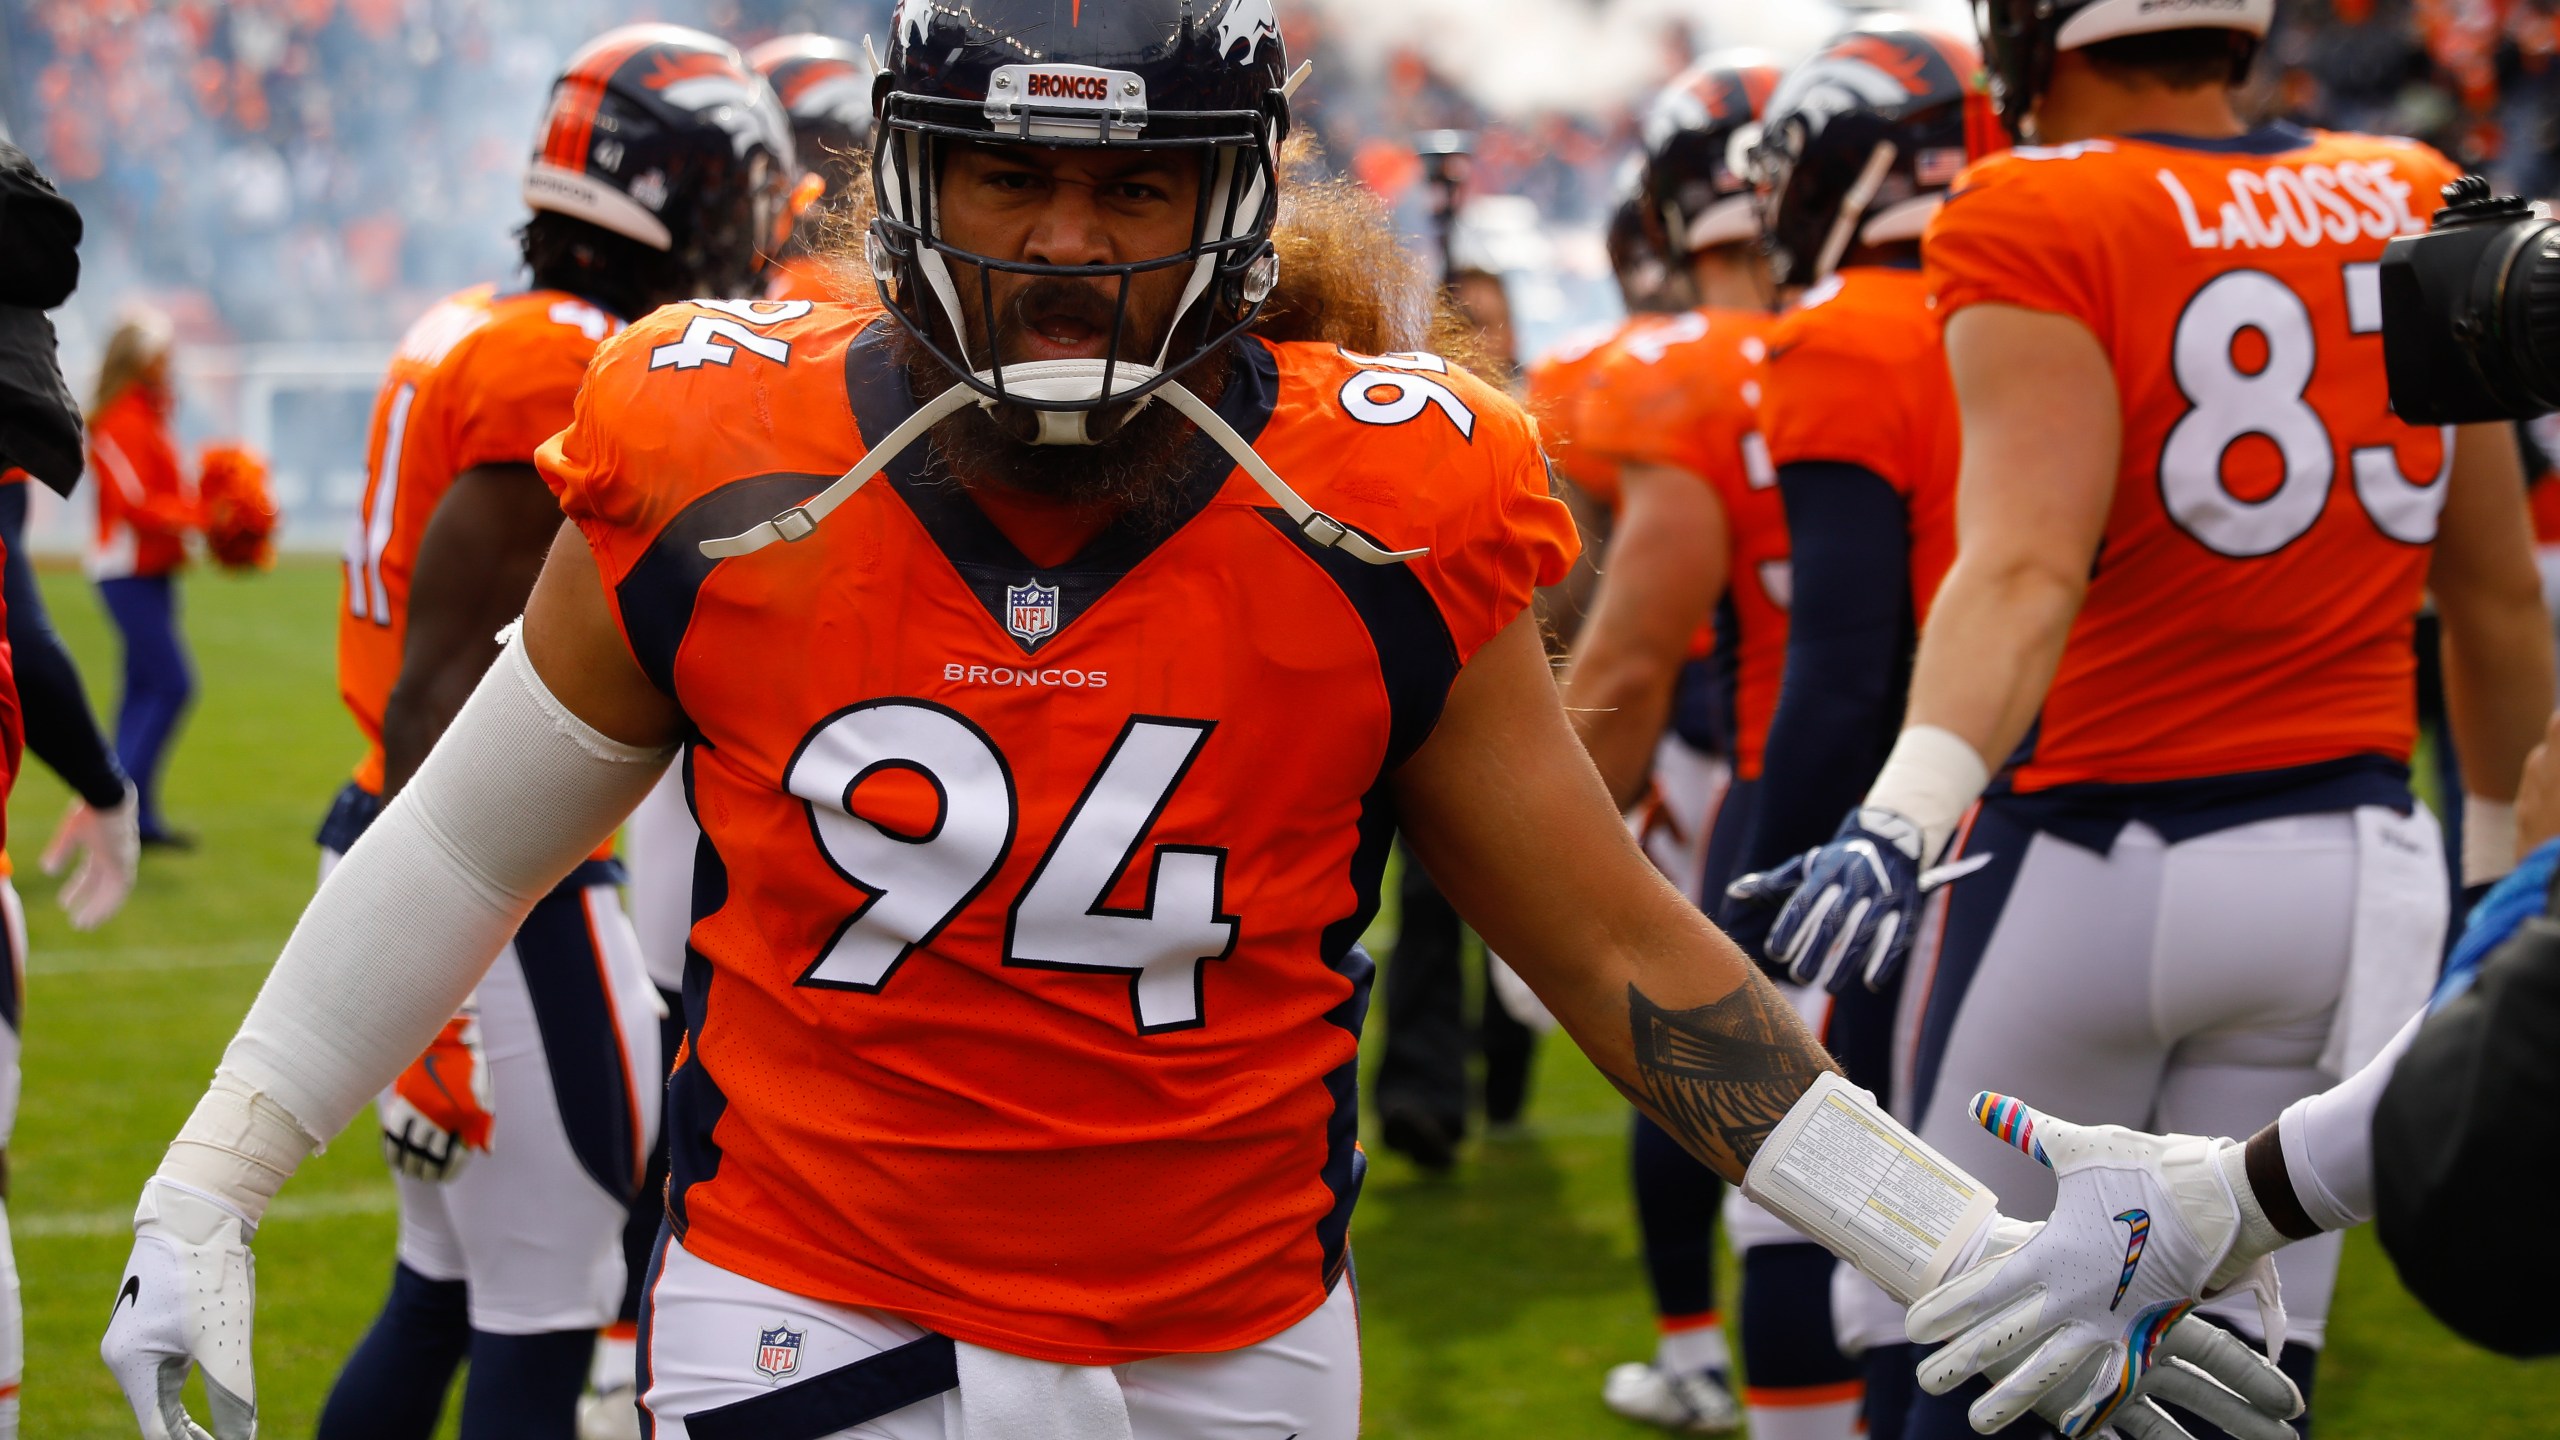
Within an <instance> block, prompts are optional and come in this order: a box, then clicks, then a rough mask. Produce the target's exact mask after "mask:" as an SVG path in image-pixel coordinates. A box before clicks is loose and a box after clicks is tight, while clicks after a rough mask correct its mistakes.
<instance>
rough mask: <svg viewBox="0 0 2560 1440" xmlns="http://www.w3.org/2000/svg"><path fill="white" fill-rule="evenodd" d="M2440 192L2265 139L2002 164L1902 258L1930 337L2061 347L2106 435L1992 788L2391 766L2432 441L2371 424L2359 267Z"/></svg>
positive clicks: (2383, 398) (2365, 285)
mask: <svg viewBox="0 0 2560 1440" xmlns="http://www.w3.org/2000/svg"><path fill="white" fill-rule="evenodd" d="M2457 173H2459V172H2458V171H2456V170H2455V168H2454V167H2453V165H2452V164H2451V163H2450V162H2448V161H2447V160H2445V158H2444V157H2443V156H2441V155H2439V154H2437V153H2436V152H2435V151H2433V150H2430V149H2428V148H2427V147H2425V146H2423V145H2420V144H2417V143H2415V142H2412V141H2405V140H2384V139H2376V138H2374V137H2371V136H2364V135H2348V134H2334V133H2329V132H2325V131H2305V130H2299V129H2295V128H2293V127H2291V126H2288V125H2269V126H2265V127H2262V128H2260V129H2257V130H2254V131H2250V132H2248V133H2247V134H2244V135H2239V136H2235V137H2232V138H2230V139H2227V140H2199V139H2185V138H2177V137H2167V136H2116V137H2111V138H2108V139H2102V140H2091V141H2085V142H2082V143H2079V144H2075V145H2067V146H2061V147H2057V148H2050V149H2039V148H2034V147H2023V148H2020V149H2017V150H2012V151H2009V152H2006V153H2004V154H2001V155H1997V156H1993V157H1992V158H1990V159H1988V160H1984V161H1982V162H1981V163H1979V164H1977V165H1975V166H1974V167H1973V168H1972V169H1971V170H1969V171H1967V172H1966V173H1965V175H1964V176H1963V177H1962V178H1961V179H1960V180H1959V181H1958V182H1957V185H1956V189H1955V193H1954V194H1953V195H1952V196H1951V197H1950V198H1949V199H1948V201H1947V204H1946V208H1945V209H1944V210H1943V211H1941V212H1940V214H1939V216H1938V218H1937V219H1936V221H1935V222H1934V223H1933V224H1932V225H1931V226H1930V229H1929V233H1928V237H1927V240H1926V242H1925V255H1926V262H1927V266H1928V272H1929V279H1930V283H1931V288H1932V290H1933V292H1934V295H1935V297H1936V302H1937V306H1938V310H1939V314H1940V316H1941V318H1942V319H1943V320H1945V321H1948V322H1952V321H1953V320H1954V318H1955V316H1956V315H1957V314H1958V313H1960V312H1961V311H1963V310H1964V309H1965V308H1966V307H1968V306H1972V305H1978V304H2000V305H2012V306H2018V307H2021V308H2024V309H2029V310H2039V311H2045V312H2049V313H2054V314H2060V315H2064V316H2068V317H2070V318H2072V319H2074V320H2077V321H2079V322H2080V323H2081V324H2082V325H2084V326H2086V327H2088V329H2089V331H2090V333H2092V334H2093V335H2095V336H2096V337H2097V339H2098V343H2099V345H2100V346H2101V347H2102V348H2103V349H2104V350H2105V352H2106V355H2107V359H2108V361H2109V363H2110V364H2111V365H2112V367H2113V369H2114V371H2115V381H2116V389H2117V392H2118V396H2119V400H2120V407H2121V414H2122V417H2123V432H2122V457H2123V458H2122V461H2121V468H2120V470H2119V472H2118V475H2117V479H2116V490H2115V500H2114V506H2113V509H2112V510H2111V512H2110V513H2109V515H2108V518H2107V525H2106V531H2105V535H2104V538H2103V540H2102V541H2101V543H2100V546H2099V550H2098V556H2097V565H2096V569H2095V571H2094V573H2093V574H2092V576H2091V579H2090V582H2089V590H2088V596H2087V598H2086V600H2085V601H2084V602H2083V603H2082V605H2081V609H2080V614H2079V617H2078V619H2077V620H2076V621H2075V622H2074V624H2073V626H2072V630H2071V637H2070V640H2069V642H2068V644H2067V646H2066V648H2065V649H2064V651H2063V658H2062V667H2061V670H2060V672H2059V673H2058V674H2057V675H2056V676H2055V678H2054V682H2053V687H2052V689H2051V691H2050V692H2049V693H2048V695H2047V697H2046V701H2045V706H2044V712H2043V716H2042V719H2041V720H2040V722H2039V724H2038V727H2037V729H2036V731H2035V732H2034V734H2033V735H2032V736H2031V737H2030V740H2029V745H2028V749H2027V750H2026V751H2025V752H2024V753H2023V754H2022V756H2021V758H2020V763H2019V765H2018V768H2017V770H2016V773H2015V775H2014V777H2013V779H2014V783H2015V785H2016V787H2017V788H2018V789H2020V790H2044V789H2049V788H2051V787H2054V786H2058V785H2071V784H2080V783H2088V782H2097V783H2112V784H2125V783H2135V784H2139V783H2149V782H2163V781H2181V780H2192V779H2203V778H2209V777H2219V776H2232V775H2242V774H2255V773H2260V772H2267V771H2276V770H2291V769H2294V768H2297V767H2301V766H2305V765H2313V764H2320V763H2324V762H2330V761H2344V760H2348V759H2350V758H2351V757H2357V756H2381V757H2385V758H2387V759H2389V760H2393V761H2400V762H2405V761H2406V760H2407V759H2408V756H2409V750H2410V746H2411V744H2412V743H2413V741H2414V738H2415V733H2416V724H2417V717H2416V711H2415V706H2414V700H2413V695H2414V691H2413V689H2412V684H2413V667H2414V660H2413V652H2412V651H2411V648H2410V642H2411V629H2412V627H2413V625H2414V624H2415V621H2416V616H2417V613H2418V605H2419V598H2420V593H2421V590H2422V588H2423V586H2424V584H2425V576H2426V568H2427V559H2428V552H2429V547H2430V546H2431V545H2432V544H2433V542H2434V539H2435V533H2436V519H2437V516H2438V514H2439V513H2440V512H2441V510H2442V509H2443V506H2444V496H2445V482H2446V480H2447V478H2448V477H2449V475H2450V472H2451V460H2452V446H2451V441H2452V433H2451V431H2449V430H2435V429H2422V428H2419V427H2416V426H2411V425H2407V424H2404V423H2402V422H2401V421H2400V420H2399V419H2398V418H2397V417H2395V416H2394V415H2393V414H2392V413H2391V408H2390V398H2389V393H2388V386H2387V385H2386V383H2385V381H2384V377H2383V365H2382V333H2381V331H2382V314H2381V286H2380V279H2379V275H2380V269H2379V265H2378V263H2377V262H2379V261H2380V259H2381V258H2382V249H2383V246H2384V245H2385V244H2386V243H2388V242H2389V241H2390V240H2391V239H2392V237H2394V236H2398V235H2407V234H2415V233H2418V232H2420V231H2422V230H2424V229H2425V228H2426V216H2427V214H2428V212H2429V211H2430V210H2431V209H2432V207H2433V205H2434V199H2435V196H2436V193H2437V191H2438V189H2439V188H2440V187H2442V186H2443V185H2444V184H2445V183H2446V182H2448V181H2450V180H2452V179H2453V178H2454V176H2455V175H2456V174H2457Z"/></svg>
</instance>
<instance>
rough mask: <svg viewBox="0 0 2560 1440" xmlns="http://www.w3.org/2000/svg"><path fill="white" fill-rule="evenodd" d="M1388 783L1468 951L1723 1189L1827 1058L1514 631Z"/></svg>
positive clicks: (1477, 665)
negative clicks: (1702, 908) (1672, 856)
mask: <svg viewBox="0 0 2560 1440" xmlns="http://www.w3.org/2000/svg"><path fill="white" fill-rule="evenodd" d="M1701 488H1703V487H1701ZM1621 543H1624V538H1623V537H1622V541H1621ZM1395 788H1396V801H1397V806H1398V813H1399V819H1400V823H1401V825H1402V827H1403V829H1404V834H1405V838H1406V840H1407V841H1408V842H1409V843H1410V844H1411V845H1412V846H1413V848H1414V851H1415V853H1416V854H1417V855H1418V856H1419V857H1420V858H1421V860H1422V862H1423V863H1424V864H1425V865H1426V866H1428V867H1429V868H1430V870H1431V873H1432V876H1433V877H1434V878H1435V879H1438V880H1440V881H1441V887H1442V888H1443V889H1444V890H1446V891H1447V892H1448V894H1449V898H1450V900H1451V901H1452V902H1454V903H1455V904H1456V906H1457V907H1458V911H1459V913H1460V914H1461V915H1464V916H1465V917H1466V919H1467V921H1468V923H1469V924H1471V925H1473V926H1475V928H1476V930H1477V931H1478V932H1479V933H1481V934H1482V935H1483V936H1484V938H1485V943H1486V944H1487V945H1489V946H1491V947H1492V948H1493V949H1494V950H1495V951H1497V952H1498V953H1500V954H1501V955H1502V957H1503V958H1504V959H1505V960H1508V961H1510V962H1511V964H1512V966H1513V968H1515V969H1516V970H1518V971H1519V972H1520V975H1521V978H1522V979H1524V980H1526V981H1528V983H1529V985H1530V987H1531V988H1532V989H1534V990H1536V991H1537V992H1538V996H1539V998H1540V999H1541V1000H1544V1001H1545V1002H1546V1004H1547V1007H1548V1008H1549V1009H1550V1010H1552V1011H1553V1012H1554V1013H1555V1016H1556V1019H1557V1020H1558V1021H1559V1022H1560V1023H1561V1024H1562V1025H1563V1026H1564V1028H1565V1029H1566V1030H1567V1031H1569V1032H1571V1034H1572V1035H1573V1037H1574V1039H1575V1041H1576V1042H1578V1043H1579V1044H1580V1045H1581V1046H1582V1048H1583V1050H1584V1052H1585V1053H1586V1054H1588V1055H1590V1056H1591V1058H1592V1061H1593V1063H1595V1064H1597V1065H1598V1066H1599V1067H1600V1070H1601V1073H1603V1074H1605V1075H1607V1076H1608V1077H1609V1078H1610V1079H1611V1080H1612V1081H1613V1082H1615V1083H1616V1085H1617V1086H1618V1088H1619V1089H1621V1090H1623V1091H1625V1092H1626V1093H1627V1096H1628V1098H1629V1099H1631V1100H1633V1101H1634V1102H1635V1103H1636V1104H1637V1105H1638V1106H1639V1107H1641V1108H1643V1109H1644V1110H1645V1111H1646V1112H1647V1113H1648V1114H1650V1115H1651V1116H1653V1118H1654V1119H1655V1120H1657V1121H1659V1122H1660V1123H1661V1124H1662V1126H1663V1127H1664V1128H1665V1129H1666V1130H1667V1131H1668V1132H1669V1133H1670V1134H1671V1135H1672V1136H1673V1137H1674V1138H1676V1139H1678V1140H1679V1141H1680V1142H1681V1143H1682V1144H1683V1145H1685V1146H1687V1147H1688V1148H1689V1149H1690V1151H1692V1152H1693V1153H1695V1154H1696V1155H1697V1156H1698V1157H1699V1158H1700V1159H1701V1160H1703V1161H1705V1162H1706V1163H1707V1164H1709V1165H1710V1166H1713V1167H1714V1168H1715V1169H1716V1170H1717V1171H1718V1172H1719V1173H1721V1174H1723V1175H1724V1176H1726V1177H1727V1178H1729V1179H1737V1180H1738V1179H1740V1178H1741V1175H1742V1172H1743V1170H1744V1168H1745V1167H1747V1166H1748V1165H1749V1164H1750V1163H1751V1158H1752V1156H1753V1155H1755V1154H1757V1153H1758V1151H1759V1148H1760V1142H1761V1141H1762V1140H1764V1139H1766V1138H1767V1137H1768V1134H1769V1131H1770V1130H1771V1128H1772V1127H1774V1126H1775V1125H1776V1124H1777V1123H1778V1121H1779V1119H1780V1118H1781V1117H1782V1116H1784V1115H1785V1114H1786V1113H1787V1110H1788V1108H1789V1107H1790V1106H1792V1105H1794V1104H1795V1102H1796V1100H1797V1099H1798V1098H1799V1097H1800V1096H1802V1095H1803V1094H1804V1092H1805V1090H1806V1088H1807V1087H1808V1086H1810V1085H1811V1084H1812V1083H1813V1081H1814V1079H1815V1077H1817V1076H1819V1075H1821V1074H1824V1073H1825V1072H1827V1071H1829V1070H1831V1069H1832V1068H1833V1066H1832V1062H1831V1057H1830V1055H1829V1054H1828V1053H1827V1052H1825V1051H1824V1050H1823V1048H1822V1045H1821V1042H1819V1041H1818V1040H1816V1039H1815V1038H1814V1037H1813V1035H1812V1034H1811V1033H1810V1032H1808V1031H1807V1030H1806V1029H1805V1027H1804V1024H1803V1022H1801V1021H1800V1020H1798V1019H1797V1018H1796V1014H1795V1011H1794V1010H1793V1009H1792V1008H1790V1007H1789V1006H1788V1005H1787V1003H1786V1001H1785V999H1784V998H1783V997H1781V996H1780V995H1779V994H1778V993H1777V990H1776V989H1775V988H1774V987H1773V986H1771V985H1770V984H1769V982H1768V981H1766V980H1765V979H1762V978H1761V977H1760V975H1759V973H1758V972H1757V971H1756V970H1755V969H1753V967H1752V966H1751V964H1750V962H1749V961H1747V960H1745V959H1744V958H1743V955H1742V952H1741V951H1740V950H1737V949H1735V948H1734V946H1733V943H1732V942H1731V941H1729V940H1727V939H1725V938H1724V936H1723V935H1722V934H1720V933H1718V932H1717V930H1716V929H1715V927H1714V926H1712V925H1710V924H1708V923H1707V920H1706V917H1705V916H1703V915H1701V914H1699V913H1698V910H1697V907H1696V906H1694V905H1691V904H1690V903H1689V902H1687V901H1686V900H1684V899H1682V898H1681V896H1680V894H1679V892H1678V891H1676V890H1674V889H1672V888H1671V886H1670V884H1669V883H1668V882H1666V881H1665V880H1663V878H1662V876H1661V874H1660V873H1659V872H1658V871H1656V870H1655V869H1654V868H1653V866H1652V865H1651V864H1650V863H1649V862H1648V861H1646V859H1645V858H1644V855H1643V853H1642V852H1640V851H1639V850H1637V848H1636V845H1635V841H1634V840H1633V839H1632V838H1631V837H1630V836H1629V835H1628V833H1627V828H1626V826H1625V824H1624V823H1622V822H1621V821H1620V820H1619V818H1618V812H1617V809H1616V807H1615V806H1614V805H1612V804H1611V803H1610V798H1609V794H1608V791H1607V790H1606V789H1605V788H1604V787H1603V786H1602V785H1601V783H1600V777H1599V774H1598V772H1597V771H1596V770H1595V769H1594V768H1593V767H1592V763H1591V761H1590V759H1589V758H1588V757H1587V756H1586V755H1585V754H1584V753H1583V749H1582V746H1581V744H1580V743H1579V742H1578V741H1577V740H1576V738H1575V736H1574V732H1573V727H1572V726H1571V725H1570V724H1569V723H1568V722H1567V720H1566V718H1565V711H1564V707H1563V705H1562V704H1561V703H1560V702H1559V700H1558V697H1557V694H1556V688H1555V686H1554V685H1553V684H1552V683H1551V682H1550V681H1549V679H1548V675H1547V665H1546V655H1545V652H1544V650H1543V649H1542V648H1541V647H1540V645H1539V643H1538V636H1537V631H1536V628H1535V626H1534V624H1533V623H1532V622H1531V621H1529V620H1527V619H1526V618H1523V619H1521V620H1518V621H1515V622H1513V624H1512V625H1511V627H1510V628H1509V629H1507V630H1505V631H1504V632H1503V633H1502V634H1501V635H1499V636H1497V637H1495V638H1494V640H1493V641H1492V642H1491V643H1489V644H1487V645H1486V646H1485V647H1484V648H1483V649H1482V650H1480V651H1478V652H1477V653H1476V656H1475V658H1474V659H1472V660H1470V661H1469V662H1468V663H1467V667H1466V669H1465V670H1463V671H1462V672H1460V674H1459V676H1458V681H1457V684H1456V685H1455V686H1454V687H1453V688H1452V689H1451V691H1450V694H1449V701H1448V705H1447V707H1446V708H1445V709H1444V711H1443V712H1442V714H1441V717H1440V724H1439V728H1438V729H1436V730H1435V731H1433V732H1432V736H1431V739H1430V740H1429V741H1428V742H1426V743H1425V744H1424V745H1423V747H1422V748H1421V750H1420V751H1419V752H1417V753H1416V754H1415V756H1414V758H1413V759H1412V760H1410V761H1408V762H1406V764H1405V766H1404V768H1403V769H1402V770H1400V771H1398V772H1397V774H1396V777H1395Z"/></svg>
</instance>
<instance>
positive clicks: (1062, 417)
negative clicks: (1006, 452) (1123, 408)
mask: <svg viewBox="0 0 2560 1440" xmlns="http://www.w3.org/2000/svg"><path fill="white" fill-rule="evenodd" d="M1106 372H1107V373H1108V376H1109V384H1110V387H1111V388H1110V389H1109V390H1108V391H1107V392H1106V391H1105V390H1104V389H1103V385H1104V383H1105V379H1104V377H1105V374H1106ZM1161 373H1163V372H1161V371H1159V370H1157V369H1156V368H1155V367H1154V366H1152V365H1140V364H1136V363H1134V362H1132V361H1127V360H1123V361H1120V362H1119V363H1118V364H1112V363H1110V362H1107V361H1102V360H1026V361H1022V362H1020V363H1017V364H1012V365H999V366H997V367H996V368H994V369H992V370H981V371H979V372H978V373H977V380H978V383H979V385H981V386H983V387H986V388H990V389H992V388H996V387H998V386H1001V387H1002V388H1003V390H1004V393H1005V394H1006V395H1008V396H1011V397H1013V398H1016V399H1018V400H1020V401H1021V402H1022V406H1023V408H1024V409H1026V410H1029V411H1030V412H1031V413H1032V414H1034V415H1036V416H1038V417H1039V420H1040V433H1039V435H1038V436H1037V437H1036V438H1035V439H1033V441H1032V442H1031V443H1032V444H1034V445H1092V444H1095V443H1097V442H1096V441H1095V439H1094V438H1093V436H1092V435H1091V434H1090V433H1088V430H1087V428H1086V424H1085V421H1086V419H1087V417H1089V416H1091V415H1094V414H1096V413H1098V412H1097V410H1060V409H1055V408H1053V407H1055V406H1060V405H1096V406H1098V405H1101V404H1107V403H1109V402H1111V401H1113V400H1119V399H1123V398H1125V397H1127V396H1128V395H1129V393H1130V392H1131V391H1133V390H1138V389H1142V388H1144V387H1145V386H1146V385H1147V384H1149V383H1150V382H1152V381H1153V380H1154V379H1155V378H1156V376H1157V375H1159V374H1161ZM1154 398H1155V396H1154V394H1153V393H1152V392H1151V393H1149V394H1146V395H1141V396H1139V397H1137V399H1136V401H1135V402H1134V403H1135V409H1133V410H1132V411H1131V412H1130V413H1131V414H1135V413H1136V412H1137V410H1143V409H1145V408H1146V406H1147V402H1148V401H1150V400H1153V399H1154ZM989 403H992V402H989Z"/></svg>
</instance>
